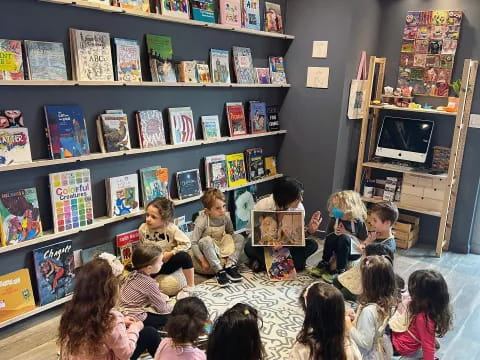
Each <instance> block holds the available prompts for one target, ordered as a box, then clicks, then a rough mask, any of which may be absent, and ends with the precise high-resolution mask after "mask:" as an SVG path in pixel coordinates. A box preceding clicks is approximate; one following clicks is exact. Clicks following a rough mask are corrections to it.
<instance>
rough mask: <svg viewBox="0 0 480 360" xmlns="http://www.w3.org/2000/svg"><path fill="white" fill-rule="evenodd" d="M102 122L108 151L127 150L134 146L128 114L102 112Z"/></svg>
mask: <svg viewBox="0 0 480 360" xmlns="http://www.w3.org/2000/svg"><path fill="white" fill-rule="evenodd" d="M100 122H101V124H102V135H103V141H104V145H105V150H106V152H114V151H125V150H130V149H131V148H132V146H131V144H130V133H129V131H128V119H127V115H126V114H111V113H110V114H101V115H100Z"/></svg>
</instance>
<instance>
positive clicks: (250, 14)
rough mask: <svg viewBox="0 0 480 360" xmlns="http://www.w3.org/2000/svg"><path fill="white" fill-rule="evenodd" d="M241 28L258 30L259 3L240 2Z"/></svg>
mask: <svg viewBox="0 0 480 360" xmlns="http://www.w3.org/2000/svg"><path fill="white" fill-rule="evenodd" d="M242 26H243V27H244V28H247V29H252V30H260V1H259V0H242Z"/></svg>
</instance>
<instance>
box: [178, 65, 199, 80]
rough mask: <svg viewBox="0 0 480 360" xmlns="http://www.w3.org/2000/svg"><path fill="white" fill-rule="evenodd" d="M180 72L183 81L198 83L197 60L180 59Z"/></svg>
mask: <svg viewBox="0 0 480 360" xmlns="http://www.w3.org/2000/svg"><path fill="white" fill-rule="evenodd" d="M178 73H179V78H180V81H181V82H186V83H198V80H197V63H196V62H195V61H180V62H179V63H178Z"/></svg>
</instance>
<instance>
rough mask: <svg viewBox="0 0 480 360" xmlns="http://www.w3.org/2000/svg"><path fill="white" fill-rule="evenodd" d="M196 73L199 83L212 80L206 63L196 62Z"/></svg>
mask: <svg viewBox="0 0 480 360" xmlns="http://www.w3.org/2000/svg"><path fill="white" fill-rule="evenodd" d="M197 75H198V82H200V83H209V82H211V81H212V80H211V79H210V68H209V67H208V64H199V63H197Z"/></svg>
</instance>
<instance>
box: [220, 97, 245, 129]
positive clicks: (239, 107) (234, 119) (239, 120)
mask: <svg viewBox="0 0 480 360" xmlns="http://www.w3.org/2000/svg"><path fill="white" fill-rule="evenodd" d="M225 105H226V109H227V119H228V127H229V129H230V136H239V135H246V134H247V125H246V122H245V113H244V111H243V104H242V103H241V102H234V103H226V104H225Z"/></svg>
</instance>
